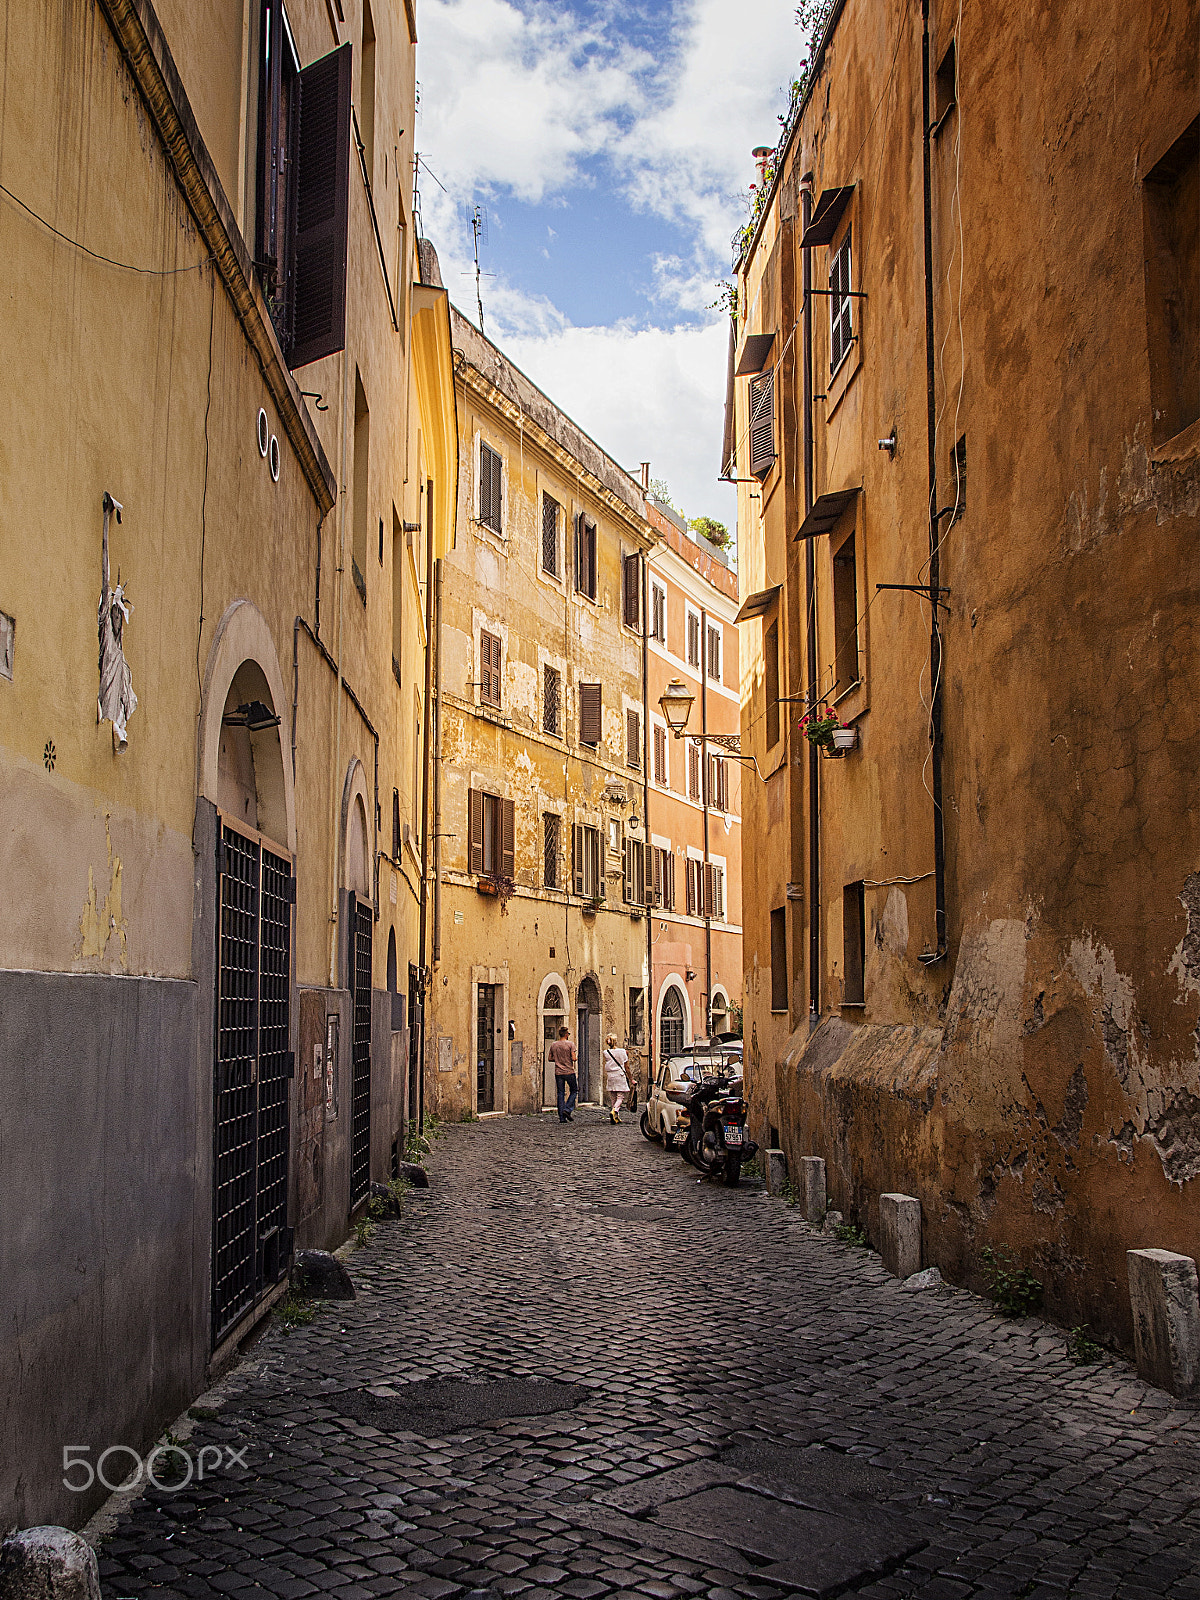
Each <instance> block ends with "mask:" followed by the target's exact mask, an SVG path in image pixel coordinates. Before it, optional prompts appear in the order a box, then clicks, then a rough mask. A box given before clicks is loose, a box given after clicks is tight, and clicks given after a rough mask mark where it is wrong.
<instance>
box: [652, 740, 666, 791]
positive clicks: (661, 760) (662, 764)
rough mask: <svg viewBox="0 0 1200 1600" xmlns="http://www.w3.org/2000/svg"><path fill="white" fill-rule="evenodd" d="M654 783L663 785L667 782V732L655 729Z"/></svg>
mask: <svg viewBox="0 0 1200 1600" xmlns="http://www.w3.org/2000/svg"><path fill="white" fill-rule="evenodd" d="M654 781H655V783H662V784H665V783H666V781H667V730H666V729H665V728H655V730H654Z"/></svg>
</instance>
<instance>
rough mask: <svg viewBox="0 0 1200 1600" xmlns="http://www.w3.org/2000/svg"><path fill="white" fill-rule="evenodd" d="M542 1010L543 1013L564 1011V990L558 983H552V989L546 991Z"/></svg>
mask: <svg viewBox="0 0 1200 1600" xmlns="http://www.w3.org/2000/svg"><path fill="white" fill-rule="evenodd" d="M542 1010H543V1011H561V1010H563V997H562V990H561V989H560V988H559V987H558V985H557V984H556V983H552V984H551V985H550V987H549V988H548V989H547V990H546V998H545V1000H543V1002H542Z"/></svg>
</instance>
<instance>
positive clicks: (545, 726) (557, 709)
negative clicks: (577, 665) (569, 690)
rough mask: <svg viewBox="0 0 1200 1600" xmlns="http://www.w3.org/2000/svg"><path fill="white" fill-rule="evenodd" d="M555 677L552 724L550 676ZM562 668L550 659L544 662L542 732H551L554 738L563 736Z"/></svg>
mask: <svg viewBox="0 0 1200 1600" xmlns="http://www.w3.org/2000/svg"><path fill="white" fill-rule="evenodd" d="M551 677H553V679H554V726H553V727H551V726H550V721H549V711H550V704H551V701H550V683H549V680H550V678H551ZM562 678H563V675H562V669H561V668H559V667H555V666H552V665H551V664H550V662H549V661H543V662H542V732H543V733H546V734H549V735H550V737H551V738H552V739H561V738H562V737H563V691H562Z"/></svg>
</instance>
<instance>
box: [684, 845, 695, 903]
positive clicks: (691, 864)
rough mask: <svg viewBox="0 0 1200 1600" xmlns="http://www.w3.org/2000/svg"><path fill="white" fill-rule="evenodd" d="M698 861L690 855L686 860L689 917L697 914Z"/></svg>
mask: <svg viewBox="0 0 1200 1600" xmlns="http://www.w3.org/2000/svg"><path fill="white" fill-rule="evenodd" d="M696 866H697V863H696V862H695V861H693V860H692V858H691V856H688V858H687V860H686V861H685V862H684V872H685V873H686V874H687V883H686V888H687V914H688V916H689V917H694V916H695V915H696V873H695V868H696Z"/></svg>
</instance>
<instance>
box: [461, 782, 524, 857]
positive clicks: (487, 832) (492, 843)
mask: <svg viewBox="0 0 1200 1600" xmlns="http://www.w3.org/2000/svg"><path fill="white" fill-rule="evenodd" d="M467 812H468V815H467V830H468V862H467V870H468V871H469V872H473V873H476V874H478V875H480V876H482V877H486V878H494V877H501V878H511V877H512V876H513V873H514V869H515V865H516V862H515V855H516V813H515V807H514V804H513V802H512V801H511V800H505V799H503V798H502V797H501V796H500V795H498V794H489V793H487V791H486V790H483V789H471V790H470V791H469V793H468V797H467Z"/></svg>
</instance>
